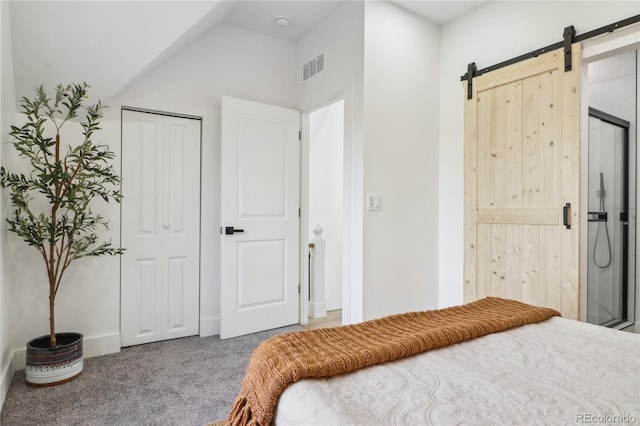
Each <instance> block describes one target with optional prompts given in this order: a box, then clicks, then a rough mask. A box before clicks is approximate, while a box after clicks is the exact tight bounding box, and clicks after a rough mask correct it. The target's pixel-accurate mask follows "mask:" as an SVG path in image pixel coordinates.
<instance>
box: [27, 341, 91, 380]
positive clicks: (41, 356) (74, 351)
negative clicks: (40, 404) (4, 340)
mask: <svg viewBox="0 0 640 426" xmlns="http://www.w3.org/2000/svg"><path fill="white" fill-rule="evenodd" d="M82 338H83V336H82V334H80V333H56V340H57V343H58V345H57V346H56V347H54V348H52V347H50V342H49V335H46V336H40V337H36V338H35V339H32V340H30V341H29V342H28V343H27V366H26V371H25V372H26V377H27V383H28V384H30V385H32V386H53V385H59V384H61V383H66V382H68V381H70V380H73V379H75V378H76V377H78V375H79V374H80V373H81V372H82V367H83V357H82Z"/></svg>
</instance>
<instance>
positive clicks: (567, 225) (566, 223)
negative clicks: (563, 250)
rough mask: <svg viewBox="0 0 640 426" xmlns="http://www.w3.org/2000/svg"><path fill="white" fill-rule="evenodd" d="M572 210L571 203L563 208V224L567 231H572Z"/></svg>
mask: <svg viewBox="0 0 640 426" xmlns="http://www.w3.org/2000/svg"><path fill="white" fill-rule="evenodd" d="M570 208H571V203H567V204H565V205H564V207H563V208H562V224H563V225H564V226H565V228H567V229H571V224H570V223H569V209H570Z"/></svg>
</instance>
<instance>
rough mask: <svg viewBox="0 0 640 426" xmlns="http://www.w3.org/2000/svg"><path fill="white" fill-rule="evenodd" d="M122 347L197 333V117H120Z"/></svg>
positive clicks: (132, 113)
mask: <svg viewBox="0 0 640 426" xmlns="http://www.w3.org/2000/svg"><path fill="white" fill-rule="evenodd" d="M122 177H123V180H122V194H123V196H124V197H123V200H122V207H121V208H122V246H123V247H125V248H126V252H125V253H124V255H122V258H121V262H122V263H121V265H122V266H121V268H122V269H121V273H122V276H121V334H122V346H130V345H136V344H142V343H148V342H153V341H157V340H165V339H172V338H176V337H184V336H192V335H194V334H198V325H199V305H200V303H199V290H200V275H199V265H200V264H199V256H200V253H199V247H200V240H199V238H200V237H199V235H200V120H197V119H190V118H180V117H172V116H165V115H158V114H150V113H143V112H137V111H128V110H125V111H123V116H122Z"/></svg>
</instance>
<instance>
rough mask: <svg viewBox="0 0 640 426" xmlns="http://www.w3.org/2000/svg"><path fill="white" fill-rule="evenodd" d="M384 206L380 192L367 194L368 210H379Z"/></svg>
mask: <svg viewBox="0 0 640 426" xmlns="http://www.w3.org/2000/svg"><path fill="white" fill-rule="evenodd" d="M381 208H382V199H381V197H380V194H367V210H368V211H378V210H380V209H381Z"/></svg>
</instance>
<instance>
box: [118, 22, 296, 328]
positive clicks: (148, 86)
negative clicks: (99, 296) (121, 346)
mask: <svg viewBox="0 0 640 426" xmlns="http://www.w3.org/2000/svg"><path fill="white" fill-rule="evenodd" d="M295 69H296V67H295V52H294V46H293V44H292V43H290V42H287V41H282V40H276V39H273V38H270V37H267V36H262V35H259V34H257V33H254V32H251V31H246V30H243V29H240V28H237V27H232V26H228V25H220V26H218V27H216V28H215V29H213V30H210V31H209V32H207V33H206V34H205V35H204V36H203V37H201V38H200V39H198V40H196V41H194V42H193V43H191V44H190V45H189V46H187V47H186V48H185V49H184V50H183V51H182V52H181V53H179V54H178V55H176V56H175V57H173V58H171V59H170V60H168V61H167V62H166V63H164V64H162V65H161V66H160V67H159V68H157V69H156V70H155V71H153V72H151V73H150V74H148V75H146V76H145V78H144V79H143V80H141V81H139V82H137V83H136V84H134V85H132V86H131V87H129V88H128V89H127V90H126V91H125V92H124V93H121V94H120V95H119V96H118V97H117V98H115V99H112V100H110V101H109V105H111V108H112V109H113V110H114V112H118V113H119V110H120V108H121V106H123V105H125V106H133V107H137V108H147V109H152V110H161V111H168V112H175V113H182V114H190V115H196V116H201V117H203V120H202V126H203V127H202V160H201V161H202V174H201V185H202V191H201V194H202V198H201V253H200V256H201V272H200V283H201V284H200V285H201V287H200V318H201V322H200V334H201V335H203V336H206V335H213V334H218V333H219V332H220V251H219V247H220V232H219V228H220V104H221V97H222V96H223V95H227V96H233V97H237V98H243V99H248V100H252V101H257V102H264V103H268V104H273V105H278V106H283V107H288V108H293V107H296V85H295V81H296V80H295V74H294V73H295ZM110 309H114V310H118V309H119V304H118V305H116V306H111V307H110Z"/></svg>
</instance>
